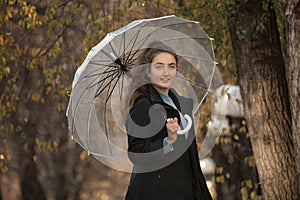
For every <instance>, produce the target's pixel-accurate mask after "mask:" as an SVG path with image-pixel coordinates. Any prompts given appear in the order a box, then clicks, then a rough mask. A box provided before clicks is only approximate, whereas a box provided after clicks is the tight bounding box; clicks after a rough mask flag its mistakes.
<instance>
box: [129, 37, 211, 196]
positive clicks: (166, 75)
mask: <svg viewBox="0 0 300 200" xmlns="http://www.w3.org/2000/svg"><path fill="white" fill-rule="evenodd" d="M177 64H178V58H177V56H176V54H175V53H173V51H172V49H170V48H169V47H167V46H165V45H163V44H162V43H159V42H154V43H152V44H150V45H149V47H148V48H147V49H145V51H144V52H143V53H142V55H141V56H140V62H139V67H137V70H136V72H134V73H133V74H132V80H133V84H132V87H131V88H132V90H134V92H133V95H131V99H130V108H131V109H130V111H129V115H128V117H127V119H126V129H127V134H128V155H129V158H130V159H131V161H132V162H133V164H134V169H133V173H132V175H131V180H130V183H129V186H128V191H127V194H126V197H125V199H126V200H139V199H141V200H167V199H172V200H207V199H212V198H211V196H210V193H209V191H208V188H207V186H206V182H205V179H204V176H203V174H202V171H201V168H200V165H199V159H198V151H197V146H196V141H195V133H194V127H192V129H191V130H190V131H189V132H188V133H186V134H185V135H178V134H177V131H179V130H181V129H183V128H184V127H185V126H186V122H185V120H184V118H183V117H182V114H189V115H190V116H191V113H192V100H191V99H188V98H185V97H181V96H179V95H178V94H177V93H176V92H175V91H174V90H172V89H170V86H171V85H172V83H173V82H174V80H175V78H176V73H177ZM138 80H139V81H138ZM129 94H131V92H129Z"/></svg>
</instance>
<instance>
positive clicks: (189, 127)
mask: <svg viewBox="0 0 300 200" xmlns="http://www.w3.org/2000/svg"><path fill="white" fill-rule="evenodd" d="M184 118H185V119H186V120H187V122H188V124H187V125H186V127H185V128H184V129H183V130H180V131H177V134H178V135H183V134H185V133H187V132H188V131H189V130H190V129H191V127H192V124H193V121H192V118H191V117H190V116H189V115H188V114H185V115H184Z"/></svg>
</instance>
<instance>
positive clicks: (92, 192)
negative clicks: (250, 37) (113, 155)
mask: <svg viewBox="0 0 300 200" xmlns="http://www.w3.org/2000/svg"><path fill="white" fill-rule="evenodd" d="M0 12H1V13H0V29H1V32H0V44H1V45H0V49H1V51H0V53H1V59H0V82H1V85H0V95H1V97H0V99H1V107H0V133H1V135H0V200H18V199H31V200H35V199H38V200H96V199H97V200H117V199H123V197H124V195H125V192H126V189H127V186H128V182H129V176H130V174H128V173H124V172H119V171H116V170H113V169H110V168H108V167H107V166H105V165H103V164H102V163H101V162H99V161H97V160H96V159H94V158H93V157H91V156H88V155H87V153H86V152H85V151H83V149H81V148H80V146H79V145H78V144H76V143H75V142H74V141H72V140H71V138H70V136H69V134H68V130H67V127H68V125H67V119H66V116H65V112H66V106H67V103H68V98H69V94H70V91H71V84H72V79H73V76H74V72H75V70H76V69H77V68H78V67H79V66H80V64H81V63H82V62H83V60H84V58H85V56H86V55H87V53H88V51H89V50H90V49H91V48H92V47H93V46H94V45H96V44H97V43H98V42H99V41H101V39H102V38H104V36H105V35H106V34H107V33H108V32H111V31H113V30H116V29H118V28H120V27H122V26H124V25H126V24H127V23H129V22H131V21H133V20H135V19H142V18H151V17H159V16H163V15H170V14H175V15H178V16H180V17H184V18H187V19H191V20H195V21H199V22H200V25H201V26H202V28H203V29H204V30H205V31H206V32H207V33H208V34H209V36H210V37H213V38H214V45H215V54H216V61H217V62H218V63H219V64H218V67H219V70H220V73H221V76H222V78H223V81H224V86H221V87H220V88H219V89H218V91H217V97H215V98H217V100H216V101H213V100H212V99H211V98H208V99H207V100H206V101H205V103H204V104H203V106H202V107H201V114H200V117H201V118H202V120H201V121H202V122H203V124H201V125H200V127H199V130H198V134H197V137H198V143H199V148H200V147H201V141H202V139H203V138H204V136H206V135H207V136H214V134H216V133H218V131H216V129H218V128H220V124H219V123H218V116H226V123H222V134H221V135H220V136H219V137H217V141H216V145H215V146H214V148H213V149H212V151H210V153H209V154H208V155H207V156H206V157H204V158H201V159H200V161H199V162H200V164H201V168H202V170H203V172H204V174H205V176H206V179H207V185H208V187H209V189H210V191H211V194H212V196H213V197H214V199H216V200H217V199H218V200H219V199H222V200H224V199H226V200H227V199H228V200H235V199H243V200H245V199H261V198H262V197H261V195H262V194H261V190H260V185H259V180H258V175H257V169H256V164H255V158H254V156H253V151H252V146H251V142H250V139H249V133H248V130H247V122H246V120H245V118H244V113H243V108H242V104H241V103H242V101H241V94H240V89H239V87H238V86H237V77H236V69H235V67H234V66H235V65H234V61H233V55H232V53H233V51H232V47H231V41H230V35H229V31H228V26H227V23H226V19H225V18H226V16H227V15H228V10H226V7H225V4H224V3H222V1H211V0H193V1H190V0H154V1H147V0H110V1H109V0H93V1H92V0H62V1H61V0H59V1H58V0H52V1H46V0H26V1H25V0H19V1H17V0H3V1H1V2H0ZM241 34H243V32H242V31H241ZM224 105H226V106H225V107H224ZM199 158H200V156H199Z"/></svg>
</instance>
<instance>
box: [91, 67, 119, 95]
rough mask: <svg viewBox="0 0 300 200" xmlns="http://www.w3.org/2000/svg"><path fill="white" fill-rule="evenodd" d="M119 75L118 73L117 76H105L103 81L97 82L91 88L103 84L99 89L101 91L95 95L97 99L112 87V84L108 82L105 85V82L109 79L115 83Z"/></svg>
mask: <svg viewBox="0 0 300 200" xmlns="http://www.w3.org/2000/svg"><path fill="white" fill-rule="evenodd" d="M118 75H119V73H116V74H109V75H107V76H105V77H104V78H103V79H101V80H99V81H97V82H96V83H94V84H93V85H92V86H91V87H93V86H95V85H97V84H99V83H101V84H100V87H99V89H98V92H96V94H95V97H97V96H99V95H100V94H101V93H102V92H103V91H104V90H105V89H106V88H107V87H110V85H111V83H110V82H107V83H106V84H105V81H106V80H107V79H109V78H111V81H113V80H114V79H115V78H116V77H117V76H118Z"/></svg>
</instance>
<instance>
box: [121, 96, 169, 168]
mask: <svg viewBox="0 0 300 200" xmlns="http://www.w3.org/2000/svg"><path fill="white" fill-rule="evenodd" d="M165 123H166V122H165V119H164V113H163V112H162V111H161V109H160V108H159V107H157V106H153V105H152V104H151V102H150V101H149V100H148V99H146V98H143V99H140V100H138V101H137V102H136V103H135V104H134V106H133V107H132V109H131V110H130V113H129V115H128V117H127V119H126V123H125V126H126V131H127V136H128V156H129V159H130V160H131V161H132V162H133V163H134V164H147V163H150V162H154V161H157V160H160V159H162V156H163V155H164V154H163V138H164V137H165V136H166V129H165Z"/></svg>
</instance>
